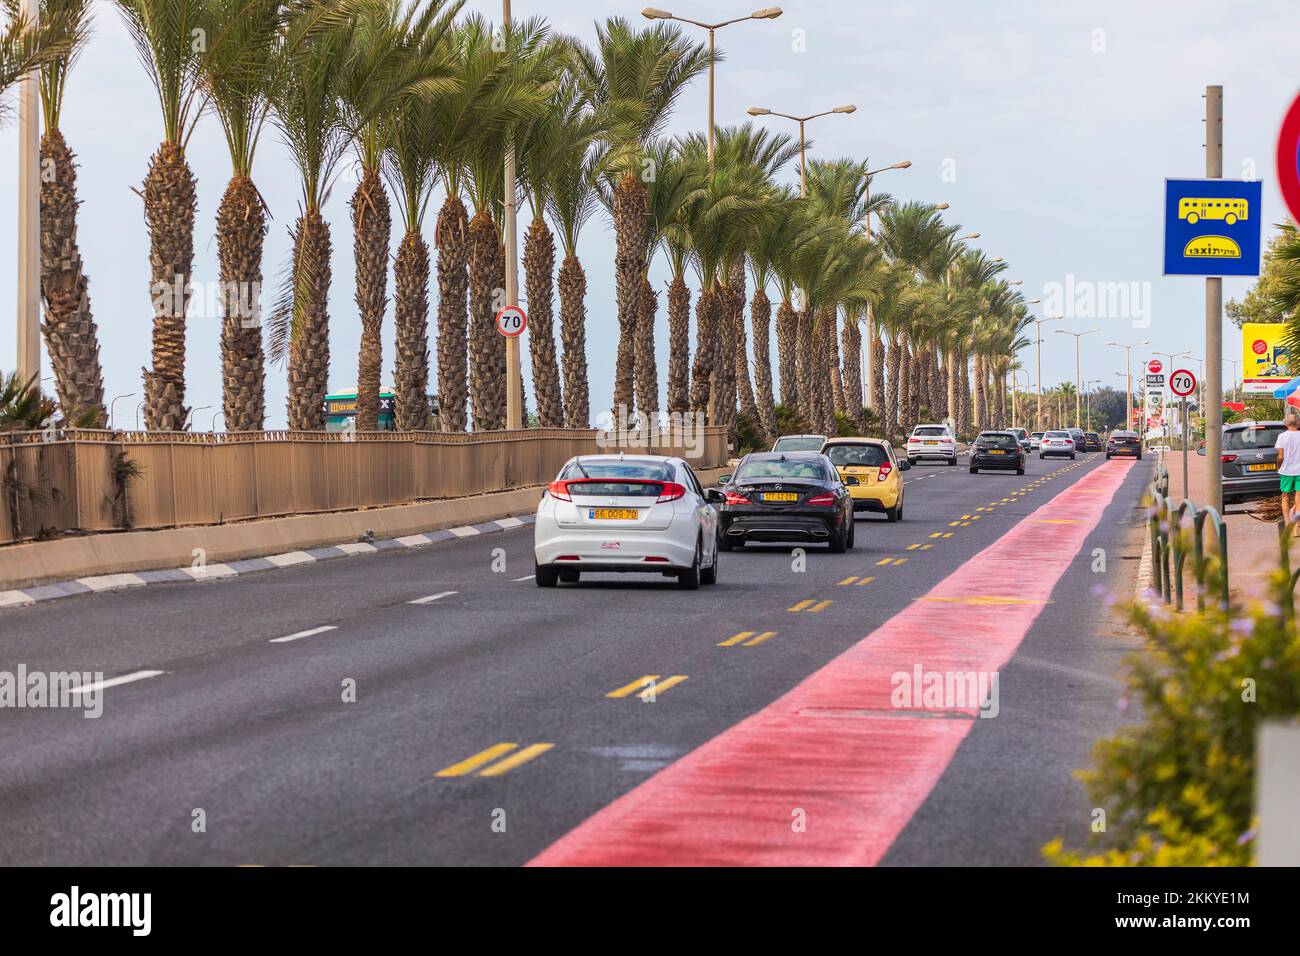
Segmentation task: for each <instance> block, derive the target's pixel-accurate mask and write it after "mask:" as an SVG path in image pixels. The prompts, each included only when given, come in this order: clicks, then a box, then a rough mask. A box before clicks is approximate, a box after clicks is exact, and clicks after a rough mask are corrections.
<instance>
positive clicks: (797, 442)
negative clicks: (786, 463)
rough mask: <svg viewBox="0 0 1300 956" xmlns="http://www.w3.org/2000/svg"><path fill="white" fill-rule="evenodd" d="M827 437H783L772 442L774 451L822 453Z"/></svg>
mask: <svg viewBox="0 0 1300 956" xmlns="http://www.w3.org/2000/svg"><path fill="white" fill-rule="evenodd" d="M825 443H826V436H825V435H782V436H781V437H780V438H778V439H777V440H776V441H774V442H772V451H821V448H822V445H824V444H825Z"/></svg>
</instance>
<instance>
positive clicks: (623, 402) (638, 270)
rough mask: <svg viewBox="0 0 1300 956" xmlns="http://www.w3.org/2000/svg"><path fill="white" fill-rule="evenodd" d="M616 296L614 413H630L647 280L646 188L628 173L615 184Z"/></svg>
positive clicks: (616, 416)
mask: <svg viewBox="0 0 1300 956" xmlns="http://www.w3.org/2000/svg"><path fill="white" fill-rule="evenodd" d="M613 213H614V298H615V300H616V303H617V308H618V353H617V355H616V356H615V362H614V408H613V412H614V416H615V418H616V419H617V418H618V415H619V409H620V407H621V408H622V409H624V410H625V414H627V415H630V414H631V412H632V405H633V393H634V387H635V381H636V331H637V325H638V323H639V320H640V316H641V289H642V285H643V284H644V282H645V265H646V264H645V219H646V192H645V186H644V184H643V183H642V182H641V180H639V179H637V177H636V176H635V175H633V174H632V173H630V172H629V173H627V174H626V175H625V176H624V177H623V178H622V180H620V181H619V184H618V185H617V186H616V187H614V196H613Z"/></svg>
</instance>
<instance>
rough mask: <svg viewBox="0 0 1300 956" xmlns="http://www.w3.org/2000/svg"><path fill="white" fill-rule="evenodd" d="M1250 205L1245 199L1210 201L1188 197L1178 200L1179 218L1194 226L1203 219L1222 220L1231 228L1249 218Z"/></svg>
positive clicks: (1208, 199)
mask: <svg viewBox="0 0 1300 956" xmlns="http://www.w3.org/2000/svg"><path fill="white" fill-rule="evenodd" d="M1249 214H1250V204H1249V203H1248V202H1247V201H1246V200H1244V199H1236V198H1229V199H1210V198H1197V197H1194V196H1187V197H1185V198H1183V199H1180V200H1178V218H1179V219H1186V220H1187V221H1188V222H1189V223H1191V224H1192V225H1195V224H1196V223H1198V222H1200V221H1201V220H1202V219H1222V220H1223V221H1224V222H1226V223H1227V224H1228V225H1229V226H1231V225H1234V224H1235V223H1237V222H1242V221H1244V220H1246V219H1248V218H1249Z"/></svg>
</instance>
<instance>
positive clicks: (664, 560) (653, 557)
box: [645, 555, 668, 564]
mask: <svg viewBox="0 0 1300 956" xmlns="http://www.w3.org/2000/svg"><path fill="white" fill-rule="evenodd" d="M645 560H646V561H649V562H652V563H654V564H667V563H668V559H667V558H661V557H659V556H658V555H651V556H650V557H648V558H646V559H645Z"/></svg>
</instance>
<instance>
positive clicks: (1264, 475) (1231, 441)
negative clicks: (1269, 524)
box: [1197, 422, 1286, 505]
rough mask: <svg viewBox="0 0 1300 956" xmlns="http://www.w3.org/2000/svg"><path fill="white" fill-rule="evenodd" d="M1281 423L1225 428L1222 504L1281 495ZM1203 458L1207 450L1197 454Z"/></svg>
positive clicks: (1282, 427)
mask: <svg viewBox="0 0 1300 956" xmlns="http://www.w3.org/2000/svg"><path fill="white" fill-rule="evenodd" d="M1284 431H1286V425H1285V424H1283V423H1282V422H1243V423H1241V424H1239V425H1225V426H1224V427H1223V503H1224V504H1225V505H1227V504H1230V503H1238V502H1242V501H1255V500H1256V499H1259V498H1271V497H1272V496H1273V495H1276V494H1278V492H1279V485H1280V482H1279V481H1278V477H1277V448H1276V447H1274V446H1275V445H1276V444H1277V436H1278V435H1280V434H1282V433H1283V432H1284ZM1197 454H1198V455H1204V454H1205V449H1204V448H1200V449H1198V450H1197Z"/></svg>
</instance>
